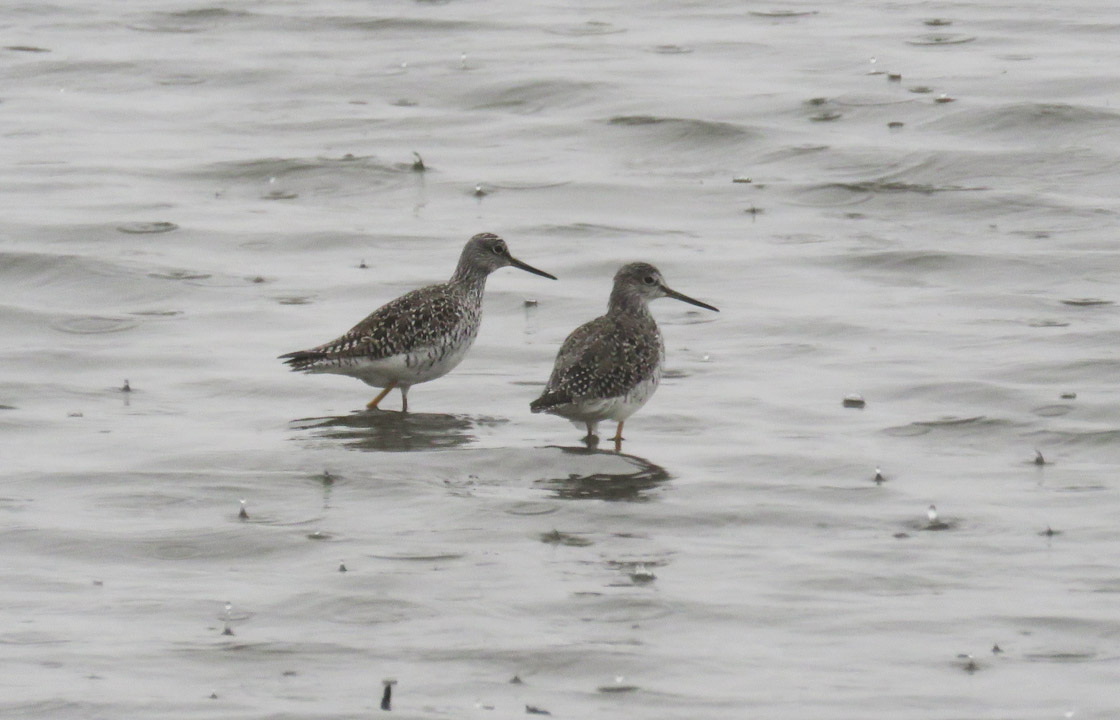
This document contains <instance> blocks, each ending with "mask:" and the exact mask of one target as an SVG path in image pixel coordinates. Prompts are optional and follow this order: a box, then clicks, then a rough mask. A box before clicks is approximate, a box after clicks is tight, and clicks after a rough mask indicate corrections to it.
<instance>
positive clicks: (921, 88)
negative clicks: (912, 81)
mask: <svg viewBox="0 0 1120 720" xmlns="http://www.w3.org/2000/svg"><path fill="white" fill-rule="evenodd" d="M909 90H910V92H912V93H917V94H918V95H925V94H927V93H931V92H933V88H931V87H930V86H928V85H915V86H914V87H912V88H909Z"/></svg>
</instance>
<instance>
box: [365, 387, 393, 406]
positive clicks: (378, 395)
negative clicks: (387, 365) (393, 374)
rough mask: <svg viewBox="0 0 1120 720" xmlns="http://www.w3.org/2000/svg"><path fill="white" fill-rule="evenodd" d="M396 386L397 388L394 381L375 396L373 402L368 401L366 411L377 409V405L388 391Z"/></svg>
mask: <svg viewBox="0 0 1120 720" xmlns="http://www.w3.org/2000/svg"><path fill="white" fill-rule="evenodd" d="M396 386H397V381H396V380H394V381H393V382H391V383H389V384H388V385H386V386H385V389H384V390H382V391H381V392H379V393H378V394H377V397H375V398H374V399H373V400H370V401H369V402H368V403H366V410H376V409H377V403H379V402H381V401H382V400H384V399H385V396H386V395H388V394H389V391H390V390H392V389H393V388H395V387H396Z"/></svg>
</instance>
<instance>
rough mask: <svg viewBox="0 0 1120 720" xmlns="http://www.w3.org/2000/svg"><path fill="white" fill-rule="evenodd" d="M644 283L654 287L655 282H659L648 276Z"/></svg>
mask: <svg viewBox="0 0 1120 720" xmlns="http://www.w3.org/2000/svg"><path fill="white" fill-rule="evenodd" d="M642 282H644V283H645V284H646V285H653V284H654V283H655V282H657V280H656V279H654V277H653V276H652V275H646V276H645V277H644V278H642Z"/></svg>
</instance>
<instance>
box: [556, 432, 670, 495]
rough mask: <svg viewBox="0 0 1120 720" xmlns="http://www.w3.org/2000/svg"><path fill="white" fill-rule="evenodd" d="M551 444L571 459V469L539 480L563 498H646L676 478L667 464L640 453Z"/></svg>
mask: <svg viewBox="0 0 1120 720" xmlns="http://www.w3.org/2000/svg"><path fill="white" fill-rule="evenodd" d="M550 447H553V448H556V449H558V450H560V452H561V453H562V454H563V456H564V458H563V459H565V460H570V461H571V462H570V465H569V466H568V468H567V469H568V470H569V472H568V474H567V476H566V477H556V478H546V479H542V480H538V481H537V484H538V485H540V486H541V487H545V488H547V489H549V490H551V491H552V492H553V494H554V495H555V496H556V497H558V498H560V499H562V500H608V501H624V502H645V501H646V500H649V499H650V493H651V491H653V490H655V489H657V487H658V486H660V485H661V483H663V482H665V481H666V480H669V479H670V478H672V475H670V474H669V471H668V470H666V469H665V468H663V467H661V466H660V465H657V464H656V463H652V462H650V461H649V460H646V459H645V458H641V457H638V456H636V455H627V454H624V453H620V452H611V451H606V450H597V449H595V448H593V447H590V448H588V447H559V446H555V445H553V446H550ZM577 458H578V460H577Z"/></svg>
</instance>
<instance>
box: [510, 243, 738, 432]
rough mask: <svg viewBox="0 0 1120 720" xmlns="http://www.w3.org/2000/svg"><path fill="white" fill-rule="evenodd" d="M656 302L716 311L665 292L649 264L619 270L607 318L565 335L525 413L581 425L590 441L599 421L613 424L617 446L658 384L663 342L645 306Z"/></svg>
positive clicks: (678, 294) (689, 299) (663, 358)
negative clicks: (615, 424) (545, 380)
mask: <svg viewBox="0 0 1120 720" xmlns="http://www.w3.org/2000/svg"><path fill="white" fill-rule="evenodd" d="M659 297H671V298H675V299H677V300H682V301H684V302H687V303H691V304H693V305H697V306H699V307H704V308H707V309H709V310H716V308H714V307H712V306H711V305H708V304H706V303H702V302H700V301H699V300H694V299H692V298H690V297H688V296H687V295H682V294H681V293H679V292H677V291H675V290H672V289H670V288H669V287H668V286H667V285H665V280H664V278H662V276H661V273H660V272H659V271H658V269H657V268H655V267H654V266H653V265H650V264H649V263H641V262H639V263H630V264H628V265H624V266H622V268H620V269H619V271H618V272H617V273H615V276H614V287H613V289H612V290H611V297H610V303H609V305H608V308H607V314H606V315H603V316H601V317H598V318H595V319H594V320H592V321H591V322H588V323H585V324H583V325H581V326H579V327H578V328H576V329H575V330H574V331H573V332H572V333H571V334H570V335H568V337H567V339H565V340H564V343H563V344H562V345H561V346H560V350H559V352H557V354H556V363H555V365H554V366H553V369H552V375H551V376H550V377H549V379H548V384H547V386H546V387H545V391H544V392H543V393H542V394H541V396H540V397H539V398H537V399H536V400H534V401H533V402H531V403H530V404H529V409H530V410H532V411H533V412H535V413H540V412H544V413H550V414H553V415H559V416H560V417H564V418H567V419H569V420H571V421H573V422H582V423H584V424H585V425H586V426H587V439H588V440H589V441H590V440H591V439H592V438H594V437H595V430H596V428H597V426H598V424H599V422H600V421H602V420H615V421H617V422H618V430H617V432H616V433H615V438H614V439H615V443H616V445H617V444H618V443H621V441H622V425H623V423H624V422H625V421H626V418H628V417H630V415H632V414H634V413H635V412H637V411H638V410H639V409H640V408H641V407H642V406H643V405H645V403H646V402H647V401H648V400H649V398H650V397H651V396H652V395H653V393H654V391H655V390H657V385H658V384H659V383H660V382H661V366H662V364H663V363H664V360H665V343H664V341H663V340H662V337H661V330H660V329H659V328H658V327H657V322H656V321H655V320H654V319H653V315H651V314H650V311H649V306H648V304H647V303H648V302H649V301H650V300H655V299H657V298H659ZM717 312H718V311H717Z"/></svg>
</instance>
